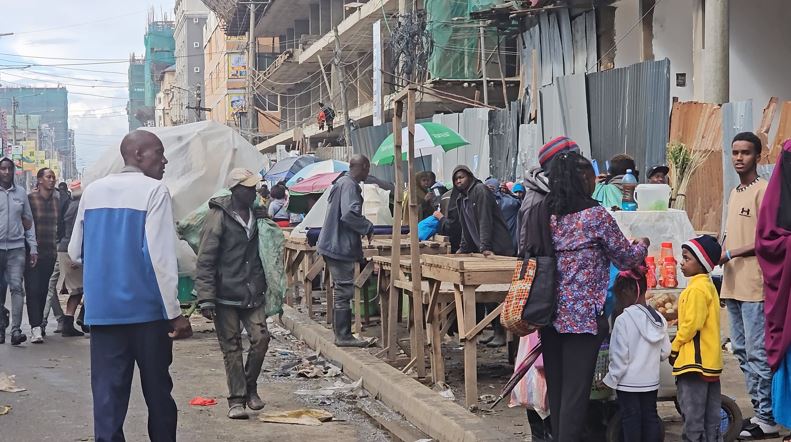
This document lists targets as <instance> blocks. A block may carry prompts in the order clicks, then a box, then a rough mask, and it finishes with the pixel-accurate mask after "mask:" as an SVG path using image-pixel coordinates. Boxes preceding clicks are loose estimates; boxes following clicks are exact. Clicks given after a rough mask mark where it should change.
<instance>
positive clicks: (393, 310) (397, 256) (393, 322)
mask: <svg viewBox="0 0 791 442" xmlns="http://www.w3.org/2000/svg"><path fill="white" fill-rule="evenodd" d="M403 111H404V102H403V100H395V101H394V102H393V154H394V158H393V168H394V170H395V183H394V184H395V194H394V195H393V198H394V199H393V201H394V203H395V208H394V209H393V233H400V232H401V224H403V222H402V220H401V211H402V208H401V201H403V199H404V195H403V188H404V184H403V177H402V175H401V143H402V141H403V140H402V139H401V116H402V114H403ZM400 241H401V239H400V237H399V235H393V236H392V238H391V242H392V246H393V247H392V252H391V255H390V259H391V260H390V268H391V269H395V271H392V270H391V274H390V295H389V296H388V303H387V329H388V336H389V339H388V345H389V348H390V351H389V352H388V353H387V359H388V360H395V358H396V355H397V351H398V346H397V345H393V343H394V342H395V335H396V332H397V331H396V327H397V321H398V299H399V296H398V288H397V287H396V285H395V282H396V281H397V280H398V279H399V273H400V271H399V270H398V263H399V262H400V261H401V248H400V247H398V245H399V244H400Z"/></svg>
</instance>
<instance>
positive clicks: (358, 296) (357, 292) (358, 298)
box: [354, 263, 363, 333]
mask: <svg viewBox="0 0 791 442" xmlns="http://www.w3.org/2000/svg"><path fill="white" fill-rule="evenodd" d="M359 276H360V265H359V264H357V263H354V280H355V281H356V280H357V278H358V277H359ZM361 314H362V289H360V287H358V286H356V285H355V286H354V333H360V332H362V331H363V322H362V319H361V317H360V315H361Z"/></svg>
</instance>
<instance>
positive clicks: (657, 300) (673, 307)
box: [645, 290, 678, 325]
mask: <svg viewBox="0 0 791 442" xmlns="http://www.w3.org/2000/svg"><path fill="white" fill-rule="evenodd" d="M645 299H646V301H647V302H648V304H649V305H650V306H651V307H653V308H654V309H656V311H658V312H659V314H660V315H662V316H664V317H665V319H666V320H667V323H668V325H675V324H676V323H678V297H677V296H676V295H675V294H674V293H661V292H654V291H652V290H649V291H648V293H647V294H646V295H645Z"/></svg>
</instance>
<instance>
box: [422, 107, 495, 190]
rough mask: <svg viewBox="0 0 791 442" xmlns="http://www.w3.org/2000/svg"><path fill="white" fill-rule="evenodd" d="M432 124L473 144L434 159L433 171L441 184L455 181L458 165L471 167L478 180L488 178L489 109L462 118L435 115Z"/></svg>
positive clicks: (467, 111)
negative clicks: (444, 126)
mask: <svg viewBox="0 0 791 442" xmlns="http://www.w3.org/2000/svg"><path fill="white" fill-rule="evenodd" d="M432 121H434V122H435V123H441V124H444V125H446V126H447V127H449V128H451V129H453V130H456V131H457V132H459V134H461V136H463V137H464V138H465V139H467V141H469V142H470V144H469V145H467V146H463V147H460V148H458V149H453V150H451V151H450V152H445V153H444V154H443V155H434V157H435V158H434V161H433V165H434V167H433V170H434V172H435V173H436V174H437V179H438V180H440V181H442V182H445V183H449V182H450V181H452V176H451V175H452V173H453V168H454V167H456V166H457V165H459V164H464V165H466V166H468V167H469V168H470V169H471V170H472V172H473V173H474V174H475V176H477V177H479V178H480V177H483V178H486V177H487V176H489V109H482V108H470V109H464V111H463V112H462V113H461V114H443V115H434V117H433V118H432ZM436 157H441V159H438V158H436Z"/></svg>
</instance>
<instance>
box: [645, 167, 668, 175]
mask: <svg viewBox="0 0 791 442" xmlns="http://www.w3.org/2000/svg"><path fill="white" fill-rule="evenodd" d="M655 173H663V174H665V175H667V174H669V173H670V168H669V167H667V166H665V165H664V164H661V165H658V166H652V167H651V168H650V169H648V175H646V176H647V177H648V178H651V177H652V176H653V175H654V174H655Z"/></svg>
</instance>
